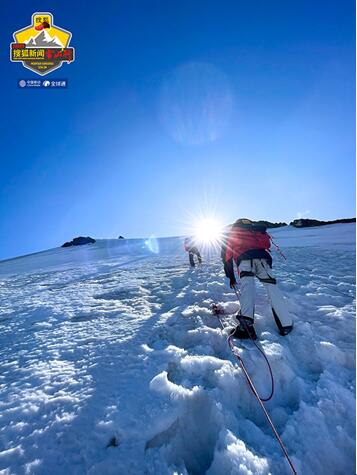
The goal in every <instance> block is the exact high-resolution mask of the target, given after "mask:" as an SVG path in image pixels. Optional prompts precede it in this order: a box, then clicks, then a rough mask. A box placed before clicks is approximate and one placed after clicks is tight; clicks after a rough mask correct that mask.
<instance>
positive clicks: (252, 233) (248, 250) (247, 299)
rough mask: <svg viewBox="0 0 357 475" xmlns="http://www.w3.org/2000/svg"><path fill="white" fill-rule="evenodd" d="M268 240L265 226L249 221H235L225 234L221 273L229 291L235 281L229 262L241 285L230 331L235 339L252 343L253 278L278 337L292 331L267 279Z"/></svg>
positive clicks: (280, 298)
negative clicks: (261, 289)
mask: <svg viewBox="0 0 357 475" xmlns="http://www.w3.org/2000/svg"><path fill="white" fill-rule="evenodd" d="M269 249H270V237H269V235H268V234H267V232H266V227H265V226H260V225H257V224H254V223H253V222H252V221H250V220H249V219H238V220H237V221H236V222H235V223H234V224H233V225H232V227H231V228H230V230H229V231H228V232H227V233H226V235H225V237H224V239H223V244H222V249H221V257H222V260H223V263H224V271H225V274H226V276H227V277H228V278H229V283H230V286H231V288H233V287H235V285H236V283H237V281H236V278H235V275H234V267H233V262H235V263H236V265H237V268H238V275H239V278H240V281H241V292H240V307H241V308H240V311H239V315H238V317H237V318H238V321H239V325H238V326H237V328H236V329H235V330H234V334H233V336H234V337H236V338H249V337H252V338H253V339H256V337H257V336H256V333H255V330H254V326H253V324H254V306H255V288H254V277H257V278H258V279H259V280H260V282H262V283H263V285H264V287H265V288H266V290H267V292H268V295H269V298H270V303H271V308H272V312H273V315H274V319H275V323H276V325H277V327H278V329H279V332H280V334H281V335H287V334H288V333H290V332H291V330H292V328H293V321H292V317H291V314H290V312H289V309H288V308H287V305H286V302H285V301H284V298H283V295H282V294H281V292H280V290H279V289H278V287H277V285H276V279H275V278H274V277H273V276H272V275H271V268H272V257H271V255H270V253H269Z"/></svg>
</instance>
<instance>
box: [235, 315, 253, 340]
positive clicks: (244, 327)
mask: <svg viewBox="0 0 357 475" xmlns="http://www.w3.org/2000/svg"><path fill="white" fill-rule="evenodd" d="M236 318H237V320H238V322H239V324H238V326H237V327H236V328H234V329H233V330H232V331H231V333H230V335H231V336H232V337H233V338H239V339H242V340H243V339H247V338H250V339H251V340H256V339H257V334H256V333H255V329H254V325H253V323H254V320H253V319H252V318H250V317H243V316H242V315H237V317H236Z"/></svg>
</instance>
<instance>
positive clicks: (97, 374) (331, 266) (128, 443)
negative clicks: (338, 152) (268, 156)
mask: <svg viewBox="0 0 357 475" xmlns="http://www.w3.org/2000/svg"><path fill="white" fill-rule="evenodd" d="M272 234H273V236H274V239H275V240H276V241H277V242H278V243H279V245H280V247H281V248H282V249H283V251H284V253H285V254H286V257H287V261H284V260H282V259H281V258H279V256H277V255H275V256H274V257H275V259H274V269H275V275H276V277H277V278H278V280H279V285H280V286H281V288H282V290H283V291H284V292H285V294H286V296H287V297H288V299H289V305H290V307H291V309H292V311H293V312H294V314H295V328H294V331H293V332H292V333H291V334H290V335H288V336H287V337H285V338H284V337H280V336H279V335H278V333H277V330H276V327H275V324H274V320H273V317H272V315H271V311H270V309H269V306H268V300H267V297H266V295H265V293H264V289H263V288H262V287H261V286H260V285H259V284H258V285H257V306H256V328H257V332H258V334H259V335H260V339H261V342H262V345H263V347H264V349H265V351H266V353H267V355H268V356H269V358H270V361H271V365H272V368H273V372H274V375H275V382H276V390H275V395H274V397H273V399H272V400H271V401H269V402H268V403H267V404H266V406H267V408H268V410H269V413H270V415H271V417H272V419H273V421H274V422H275V424H276V426H277V429H278V431H279V433H280V435H281V436H282V438H283V440H284V442H285V444H286V447H287V449H288V451H289V454H290V455H291V457H292V459H293V461H294V464H295V466H296V468H297V471H298V473H299V474H304V475H320V474H321V475H322V474H330V475H334V474H336V475H337V474H344V475H348V474H354V473H355V308H354V304H355V300H354V296H355V251H354V246H355V227H354V225H353V224H337V225H330V226H323V227H319V228H306V229H294V228H290V227H287V228H280V229H275V230H273V232H272ZM204 257H205V263H204V265H202V266H201V267H200V268H196V269H195V270H191V269H189V267H188V262H187V260H188V259H187V256H186V255H185V254H184V253H183V251H182V239H181V238H165V239H159V240H156V239H154V238H152V239H149V240H147V241H144V240H124V241H122V240H98V241H97V243H96V244H93V245H86V246H82V247H77V248H64V249H62V248H59V249H52V250H49V251H46V252H42V253H38V254H33V255H30V256H25V257H21V258H17V259H13V260H9V261H3V262H0V300H1V308H0V325H1V331H0V351H1V358H0V361H1V375H0V378H1V379H0V384H1V386H0V389H1V394H0V473H1V474H2V475H5V474H6V475H9V474H16V475H18V474H19V475H20V474H21V475H22V474H43V475H47V474H51V475H57V474H75V475H77V474H78V475H82V474H89V475H93V474H101V475H102V474H104V475H107V474H108V475H109V474H129V475H131V474H133V475H137V474H150V475H151V474H155V475H169V474H171V475H173V474H190V475H198V474H207V475H220V474H231V475H238V474H239V475H243V474H244V475H248V474H262V475H263V474H264V475H265V474H269V473H272V474H285V473H287V474H288V473H290V471H289V470H290V469H289V466H288V465H287V463H286V461H285V460H284V458H283V456H282V453H281V449H280V447H279V445H278V443H277V441H276V439H275V438H274V437H273V435H272V432H271V430H270V428H269V426H268V425H267V423H266V420H265V418H264V415H263V414H262V412H261V410H260V408H259V406H258V403H257V401H256V400H255V399H254V398H253V396H252V393H251V391H250V389H249V388H248V386H247V384H246V381H245V379H244V376H243V374H242V372H241V370H240V368H239V367H238V366H237V364H236V360H235V359H234V357H233V356H232V354H231V353H230V351H229V349H228V346H227V343H226V338H225V335H224V332H222V331H221V330H220V328H219V326H218V322H217V320H216V319H215V317H213V316H212V315H211V313H210V306H211V304H212V303H213V302H221V303H223V304H224V305H226V306H227V308H231V309H236V308H237V306H238V304H237V302H236V300H235V296H234V294H232V291H231V290H230V289H229V287H228V286H227V282H226V279H225V278H224V275H223V272H222V265H221V263H220V260H219V256H218V254H217V253H216V252H214V251H212V250H211V251H210V252H208V251H207V250H206V252H205V253H204ZM253 348H254V347H250V346H249V343H246V344H245V347H244V349H242V353H241V354H242V357H243V359H244V361H245V363H246V366H247V368H248V370H249V371H250V373H251V375H252V377H253V379H254V381H255V382H256V385H257V387H258V389H259V391H260V392H261V393H262V394H266V393H267V392H269V377H268V374H267V369H266V366H264V362H263V361H262V360H261V359H260V357H259V354H257V351H256V350H254V349H253Z"/></svg>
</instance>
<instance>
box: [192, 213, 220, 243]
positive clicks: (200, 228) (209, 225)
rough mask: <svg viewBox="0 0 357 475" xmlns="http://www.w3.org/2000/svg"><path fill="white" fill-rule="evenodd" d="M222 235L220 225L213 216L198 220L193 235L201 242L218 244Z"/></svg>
mask: <svg viewBox="0 0 357 475" xmlns="http://www.w3.org/2000/svg"><path fill="white" fill-rule="evenodd" d="M221 236H222V225H221V224H220V223H219V222H218V221H216V220H215V219H213V218H205V219H202V220H201V221H199V222H198V223H197V225H196V227H195V237H196V239H197V241H199V242H201V243H202V244H218V243H219V241H220V238H221Z"/></svg>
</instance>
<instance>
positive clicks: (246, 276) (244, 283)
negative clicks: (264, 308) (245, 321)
mask: <svg viewBox="0 0 357 475" xmlns="http://www.w3.org/2000/svg"><path fill="white" fill-rule="evenodd" d="M238 269H239V274H240V282H241V294H240V299H239V300H240V306H241V310H240V313H241V315H244V316H245V317H251V318H253V319H254V306H255V284H254V277H257V278H258V279H259V280H260V282H262V283H263V285H264V287H265V289H266V290H267V292H268V296H269V299H270V304H271V308H272V311H273V315H274V319H275V323H276V324H277V326H278V328H279V330H281V327H283V328H284V327H291V326H292V324H293V319H292V317H291V314H290V312H289V309H288V308H287V305H286V303H285V301H284V297H283V295H282V293H281V292H280V290H279V289H278V287H277V285H276V280H275V279H274V277H272V275H271V271H270V267H269V265H268V263H267V261H266V259H249V260H243V261H241V262H240V264H239V267H238Z"/></svg>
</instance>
